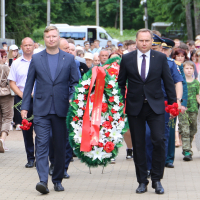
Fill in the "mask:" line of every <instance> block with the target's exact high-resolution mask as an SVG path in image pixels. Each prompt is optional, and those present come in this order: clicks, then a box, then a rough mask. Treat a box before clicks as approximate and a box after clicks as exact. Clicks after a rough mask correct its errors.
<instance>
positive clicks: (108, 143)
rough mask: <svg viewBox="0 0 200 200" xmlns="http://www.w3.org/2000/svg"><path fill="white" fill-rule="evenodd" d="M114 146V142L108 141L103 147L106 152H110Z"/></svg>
mask: <svg viewBox="0 0 200 200" xmlns="http://www.w3.org/2000/svg"><path fill="white" fill-rule="evenodd" d="M114 148H115V145H114V144H113V143H112V142H107V143H106V144H105V146H104V147H103V149H104V150H105V151H106V153H110V152H111V151H113V150H114Z"/></svg>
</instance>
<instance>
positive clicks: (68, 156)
mask: <svg viewBox="0 0 200 200" xmlns="http://www.w3.org/2000/svg"><path fill="white" fill-rule="evenodd" d="M65 155H66V157H65V171H67V170H68V167H69V164H70V162H71V159H72V156H73V150H72V148H71V146H70V143H69V132H68V130H67V134H66V152H65ZM49 160H50V163H51V164H52V165H54V148H53V137H52V133H51V135H50V142H49ZM63 173H64V172H63Z"/></svg>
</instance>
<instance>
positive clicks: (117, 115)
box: [113, 112, 120, 120]
mask: <svg viewBox="0 0 200 200" xmlns="http://www.w3.org/2000/svg"><path fill="white" fill-rule="evenodd" d="M113 119H114V120H118V119H120V114H119V113H118V112H117V113H115V114H113Z"/></svg>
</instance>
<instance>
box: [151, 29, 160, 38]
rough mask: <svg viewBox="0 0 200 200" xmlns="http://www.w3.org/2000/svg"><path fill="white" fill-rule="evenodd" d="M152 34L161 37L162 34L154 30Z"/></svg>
mask: <svg viewBox="0 0 200 200" xmlns="http://www.w3.org/2000/svg"><path fill="white" fill-rule="evenodd" d="M152 33H154V34H156V35H157V36H159V37H161V36H162V35H161V33H160V32H159V31H157V30H152Z"/></svg>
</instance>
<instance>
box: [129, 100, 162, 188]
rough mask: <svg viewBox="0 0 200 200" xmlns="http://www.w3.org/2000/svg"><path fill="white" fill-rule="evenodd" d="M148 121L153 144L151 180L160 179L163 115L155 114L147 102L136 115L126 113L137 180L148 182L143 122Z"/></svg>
mask: <svg viewBox="0 0 200 200" xmlns="http://www.w3.org/2000/svg"><path fill="white" fill-rule="evenodd" d="M146 121H147V123H148V125H149V127H150V130H151V138H152V144H153V155H152V175H151V179H152V181H160V179H162V177H163V172H164V166H165V141H164V134H165V116H164V113H163V114H156V113H155V112H154V111H153V110H152V109H151V107H150V106H149V104H148V103H143V106H142V109H141V111H140V113H139V114H138V115H137V116H132V115H128V122H129V127H130V132H131V138H132V144H133V147H134V148H133V155H134V162H135V168H136V175H137V181H138V182H139V183H145V184H148V180H147V160H146V145H145V143H146V142H145V132H146V126H145V123H146Z"/></svg>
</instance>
